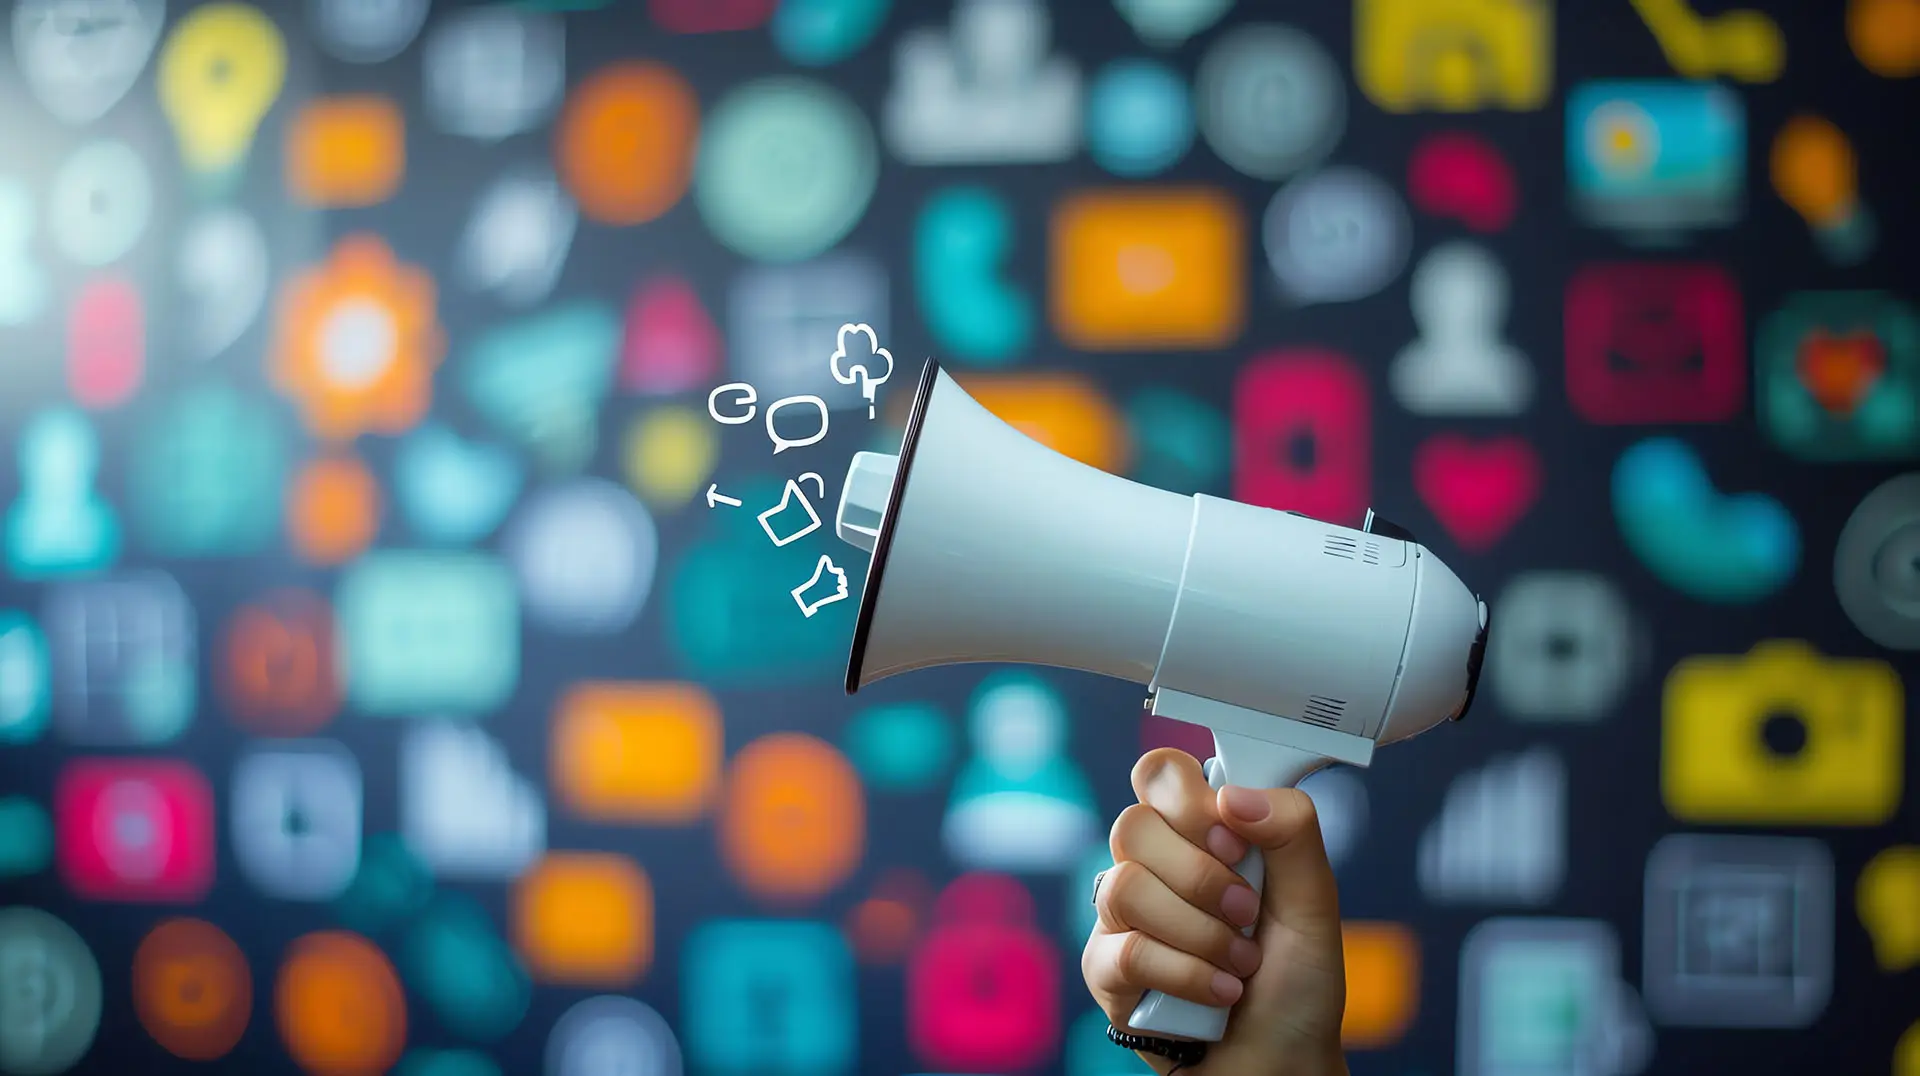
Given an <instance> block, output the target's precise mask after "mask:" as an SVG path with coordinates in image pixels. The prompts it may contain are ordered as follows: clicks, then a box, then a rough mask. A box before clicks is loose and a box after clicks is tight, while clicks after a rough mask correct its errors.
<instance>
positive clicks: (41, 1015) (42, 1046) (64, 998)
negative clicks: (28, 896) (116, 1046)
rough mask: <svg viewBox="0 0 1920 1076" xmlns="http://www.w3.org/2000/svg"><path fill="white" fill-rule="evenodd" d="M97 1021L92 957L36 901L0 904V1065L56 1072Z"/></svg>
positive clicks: (89, 1038) (39, 1075)
mask: <svg viewBox="0 0 1920 1076" xmlns="http://www.w3.org/2000/svg"><path fill="white" fill-rule="evenodd" d="M99 1028H100V965H99V963H98V962H96V961H95V960H94V958H93V951H92V950H90V949H88V948H87V943H86V942H84V941H82V940H81V938H80V935H78V934H76V933H74V930H73V928H72V927H70V926H68V925H67V924H65V923H63V922H61V921H60V920H58V919H56V918H54V917H53V916H51V915H48V914H47V913H46V912H43V911H41V910H40V909H38V908H7V909H5V910H4V911H0V1072H5V1073H8V1074H9V1076H57V1074H58V1073H63V1072H66V1071H67V1070H69V1069H71V1068H73V1066H74V1065H75V1064H77V1063H78V1062H79V1060H80V1059H81V1058H82V1057H85V1056H86V1054H87V1051H88V1050H89V1049H91V1048H92V1047H93V1036H94V1032H96V1031H98V1030H99Z"/></svg>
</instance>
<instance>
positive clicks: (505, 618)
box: [334, 550, 520, 717]
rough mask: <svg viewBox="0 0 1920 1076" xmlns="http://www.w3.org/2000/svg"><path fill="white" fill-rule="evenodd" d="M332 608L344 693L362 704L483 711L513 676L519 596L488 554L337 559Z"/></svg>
mask: <svg viewBox="0 0 1920 1076" xmlns="http://www.w3.org/2000/svg"><path fill="white" fill-rule="evenodd" d="M334 609H335V611H336V615H337V617H338V621H339V625H340V636H341V647H340V649H341V652H342V657H343V658H344V664H343V666H342V667H341V671H340V675H341V677H342V679H343V680H344V681H345V686H346V694H347V700H348V701H349V702H350V703H351V704H352V705H353V706H355V707H356V708H358V709H360V710H363V711H365V712H366V713H369V714H372V715H374V716H377V717H399V716H405V715H409V714H415V713H419V712H421V711H439V712H444V713H450V714H478V713H484V712H486V711H488V710H492V709H494V708H495V707H497V706H500V705H501V704H503V703H505V702H506V701H507V698H508V696H510V695H511V694H512V693H513V688H514V685H515V684H516V683H517V682H518V681H519V679H520V598H519V594H518V592H517V590H516V588H515V585H514V580H513V573H512V572H511V571H509V570H508V569H507V567H506V566H505V565H504V564H502V563H501V562H500V561H499V560H498V559H496V558H495V557H493V556H491V555H488V554H483V553H425V552H410V551H409V552H402V551H385V550H383V551H380V552H376V553H371V554H368V555H367V556H364V557H361V558H360V559H359V560H356V561H355V562H354V563H353V564H352V565H350V566H349V567H348V568H347V570H346V573H345V575H344V577H343V578H342V579H341V581H340V586H339V590H338V591H337V592H336V593H335V595H334Z"/></svg>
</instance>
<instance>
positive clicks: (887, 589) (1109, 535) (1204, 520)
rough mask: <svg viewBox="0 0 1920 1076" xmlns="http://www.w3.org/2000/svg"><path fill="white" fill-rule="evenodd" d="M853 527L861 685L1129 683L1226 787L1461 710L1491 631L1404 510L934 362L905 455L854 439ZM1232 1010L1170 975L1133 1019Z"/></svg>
mask: <svg viewBox="0 0 1920 1076" xmlns="http://www.w3.org/2000/svg"><path fill="white" fill-rule="evenodd" d="M836 529H837V532H838V533H839V535H840V537H841V538H842V539H844V540H846V541H847V542H849V543H851V544H853V545H855V546H858V547H860V548H862V549H866V550H868V551H869V552H870V553H871V554H872V558H871V563H870V565H869V567H868V571H867V578H866V584H865V588H864V591H863V593H862V595H861V602H860V611H859V617H858V620H857V622H856V626H855V629H854V636H853V647H852V652H851V654H850V656H849V658H848V662H847V679H846V686H847V691H848V693H849V694H851V693H853V692H855V691H858V690H859V689H860V688H861V687H864V686H866V685H867V684H870V683H872V682H874V681H875V680H879V679H882V678H884V677H888V676H894V675H897V674H899V673H904V672H908V671H911V670H914V669H922V668H928V667H931V666H937V665H948V664H957V663H964V662H1013V663H1022V664H1037V665H1047V666H1053V667H1056V668H1066V669H1079V670H1083V671H1086V672H1093V673H1100V674H1103V675H1106V676H1112V677H1117V678H1119V679H1123V680H1130V681H1133V682H1135V683H1138V684H1142V685H1145V687H1146V688H1147V692H1148V697H1147V700H1146V708H1147V709H1148V710H1150V711H1151V712H1152V713H1154V714H1156V715H1159V716H1161V717H1166V718H1171V719H1174V720H1178V721H1185V722H1190V723H1193V724H1197V725H1204V726H1206V727H1207V728H1209V729H1211V730H1212V732H1213V739H1214V757H1213V758H1212V759H1210V760H1208V762H1207V764H1206V772H1207V778H1208V780H1209V782H1210V783H1211V784H1212V785H1213V786H1214V787H1215V788H1219V787H1221V786H1223V785H1226V784H1236V785H1243V786H1247V787H1252V788H1289V787H1293V786H1295V785H1297V784H1299V782H1300V781H1301V780H1302V779H1304V778H1305V777H1306V776H1307V775H1309V774H1311V773H1312V772H1313V771H1315V770H1317V769H1319V768H1321V767H1323V766H1325V765H1327V764H1329V763H1333V762H1341V763H1346V764H1348V765H1353V766H1361V767H1364V766H1367V765H1369V764H1370V763H1371V761H1372V759H1373V750H1374V748H1375V747H1376V746H1377V745H1379V744H1386V743H1393V742H1395V741H1398V740H1403V739H1406V738H1408V737H1410V736H1413V735H1416V734H1418V733H1420V732H1424V731H1426V730H1427V729H1429V728H1432V727H1434V726H1436V725H1438V724H1440V723H1442V722H1444V721H1447V720H1448V719H1458V718H1460V717H1462V716H1464V715H1465V712H1466V710H1467V708H1468V706H1469V704H1470V703H1471V701H1472V697H1473V694H1474V690H1475V687H1476V683H1477V680H1478V678H1479V671H1480V663H1481V659H1482V657H1483V655H1484V653H1485V648H1486V635H1487V608H1486V604H1485V603H1484V602H1482V601H1481V600H1480V599H1479V598H1478V597H1477V596H1476V595H1475V594H1474V593H1473V592H1472V591H1470V590H1468V589H1467V587H1466V586H1465V585H1463V584H1462V583H1461V582H1460V580H1459V579H1458V578H1457V577H1456V576H1455V575H1454V573H1453V572H1452V571H1451V570H1450V569H1448V567H1447V566H1446V565H1445V564H1444V563H1442V562H1441V560H1440V559H1439V558H1438V557H1437V556H1435V555H1434V554H1433V553H1432V551H1430V550H1428V549H1426V548H1425V547H1424V546H1422V545H1420V544H1419V543H1418V542H1417V541H1415V540H1414V539H1413V536H1412V535H1411V534H1410V533H1408V532H1407V531H1405V530H1404V529H1403V528H1400V527H1397V526H1395V525H1393V524H1391V523H1388V522H1387V521H1386V520H1384V519H1382V518H1380V517H1378V516H1375V515H1374V514H1373V513H1371V512H1369V513H1368V518H1367V521H1366V523H1365V524H1364V525H1363V527H1362V528H1361V529H1358V530H1355V529H1352V528H1348V527H1341V526H1335V525H1333V524H1329V523H1326V522H1323V521H1320V520H1316V519H1312V518H1309V517H1307V516H1303V515H1300V514H1298V513H1293V512H1285V511H1277V510H1274V509H1269V508H1259V507H1254V506H1251V505H1246V504H1241V503H1239V502H1236V501H1231V500H1225V499H1221V498H1218V497H1210V496H1206V495H1204V494H1196V495H1194V496H1191V497H1188V496H1182V495H1179V494H1175V493H1170V492H1168V491H1166V490H1161V489H1156V488H1154V487H1151V486H1146V485H1142V484H1140V483H1137V482H1133V481H1129V480H1127V479H1124V478H1120V477H1118V476H1116V475H1112V474H1108V473H1107V472H1105V471H1101V470H1099V469H1097V468H1094V467H1089V466H1087V465H1085V464H1083V463H1080V462H1078V461H1076V460H1073V459H1070V458H1068V457H1066V456H1063V455H1060V454H1058V453H1056V452H1053V451H1051V450H1050V449H1048V448H1046V447H1045V446H1043V445H1040V444H1038V443H1037V442H1035V441H1033V440H1032V439H1030V438H1028V437H1027V436H1026V435H1024V434H1022V433H1021V432H1020V431H1018V430H1016V429H1014V428H1013V427H1012V426H1010V425H1008V424H1007V423H1005V422H1003V421H1001V420H1000V419H999V418H997V417H995V416H994V415H993V414H992V413H991V412H989V411H987V410H986V408H984V407H982V406H981V405H980V404H979V403H978V402H977V401H975V400H974V399H973V398H972V397H971V396H969V395H967V393H966V391H965V390H963V389H962V388H960V386H959V385H958V384H956V383H955V382H954V381H953V379H952V378H951V377H950V376H948V375H947V373H946V372H945V371H943V370H941V369H940V367H939V365H938V363H936V362H933V361H932V360H929V361H928V363H927V366H926V369H925V371H924V372H923V373H922V375H921V379H920V383H919V386H918V388H917V390H916V394H915V397H914V402H913V409H912V412H911V414H910V416H909V418H908V423H907V429H906V433H905V436H904V437H903V438H902V440H901V447H900V452H899V453H898V454H897V455H894V456H888V455H885V454H882V453H872V452H862V453H859V454H857V455H856V456H855V457H854V460H853V462H852V464H851V465H850V467H849V468H848V472H847V478H846V482H845V483H844V485H843V486H842V489H841V495H840V504H839V511H838V514H837V517H836ZM1263 866H1264V860H1263V859H1262V858H1261V855H1260V853H1259V851H1258V850H1257V849H1256V850H1254V851H1252V852H1250V853H1249V854H1248V855H1247V857H1246V859H1245V860H1243V861H1242V862H1241V863H1240V864H1239V865H1238V866H1237V867H1236V870H1237V871H1238V873H1239V874H1240V876H1241V877H1242V878H1244V879H1245V880H1246V882H1247V884H1248V885H1250V886H1252V887H1253V889H1254V890H1255V892H1259V891H1260V889H1261V884H1262V881H1263V877H1262V868H1263ZM1253 930H1254V928H1253V927H1249V928H1247V933H1248V934H1249V935H1251V934H1252V932H1253ZM1228 1013H1229V1010H1228V1009H1226V1008H1222V1007H1214V1006H1205V1005H1199V1004H1196V1003H1193V1002H1189V1001H1185V1000H1182V999H1179V998H1174V997H1170V996H1168V995H1165V994H1160V993H1158V992H1151V993H1149V994H1148V995H1147V996H1146V997H1145V998H1144V999H1142V1001H1141V1002H1140V1005H1139V1006H1138V1007H1137V1008H1136V1009H1135V1011H1134V1012H1133V1014H1132V1017H1131V1018H1130V1019H1129V1021H1128V1024H1129V1026H1130V1027H1131V1028H1132V1029H1133V1030H1135V1031H1138V1032H1144V1033H1148V1034H1155V1035H1164V1036H1168V1037H1174V1038H1184V1039H1194V1040H1199V1041H1206V1042H1215V1041H1218V1040H1219V1039H1220V1038H1221V1037H1222V1036H1223V1035H1224V1033H1225V1030H1226V1023H1227V1016H1228Z"/></svg>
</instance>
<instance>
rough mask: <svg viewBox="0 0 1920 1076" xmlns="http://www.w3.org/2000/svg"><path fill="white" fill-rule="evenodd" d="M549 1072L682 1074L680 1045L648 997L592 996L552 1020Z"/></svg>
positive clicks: (572, 1075)
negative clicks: (644, 999)
mask: <svg viewBox="0 0 1920 1076" xmlns="http://www.w3.org/2000/svg"><path fill="white" fill-rule="evenodd" d="M547 1076H680V1044H679V1043H678V1042H676V1041H675V1040H674V1037H673V1030H672V1029H671V1028H669V1027H668V1026H667V1022H666V1020H664V1019H662V1018H661V1016H660V1014H659V1013H657V1012H655V1011H653V1009H652V1008H651V1007H649V1006H648V1005H647V1004H646V1003H645V1002H641V1001H636V1000H634V999H633V998H623V997H615V996H613V995H610V994H609V995H606V996H603V997H597V998H588V999H587V1000H585V1001H582V1002H580V1003H579V1004H577V1005H575V1006H574V1007H573V1008H571V1009H568V1010H567V1011H566V1012H565V1013H563V1014H561V1017H560V1019H559V1021H558V1022H556V1023H555V1024H554V1025H553V1032H552V1033H551V1034H550V1035H549V1036H548V1038H547Z"/></svg>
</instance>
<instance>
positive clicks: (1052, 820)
mask: <svg viewBox="0 0 1920 1076" xmlns="http://www.w3.org/2000/svg"><path fill="white" fill-rule="evenodd" d="M967 726H968V736H969V739H970V740H971V741H972V747H973V754H972V757H970V758H968V759H967V760H966V761H965V762H964V763H962V765H961V767H960V772H959V774H958V776H957V777H956V778H955V780H954V787H953V793H952V795H951V797H950V798H949V799H948V801H947V816H946V819H945V820H944V821H943V822H942V823H941V829H940V836H941V839H942V841H943V843H944V844H945V845H946V848H947V853H948V854H949V855H950V856H952V857H953V858H954V860H955V861H956V862H958V863H959V864H960V865H961V866H962V867H965V868H967V869H969V870H998V871H1019V872H1033V873H1051V872H1054V871H1059V870H1063V869H1065V868H1067V867H1070V866H1071V865H1072V864H1073V861H1074V858H1075V857H1077V856H1078V855H1079V854H1080V851H1081V850H1082V849H1084V848H1086V847H1087V846H1088V845H1089V844H1093V843H1096V842H1097V841H1098V840H1099V836H1100V828H1101V821H1100V818H1099V816H1098V814H1097V811H1098V804H1097V803H1096V801H1095V800H1094V796H1093V787H1092V785H1091V784H1090V783H1089V782H1088V781H1087V777H1086V774H1085V773H1083V772H1082V771H1081V769H1080V766H1079V765H1078V764H1077V763H1076V762H1075V760H1074V758H1073V755H1072V751H1071V745H1070V742H1069V737H1070V736H1071V729H1072V724H1071V722H1070V721H1069V719H1068V716H1067V706H1066V700H1065V699H1064V698H1063V697H1062V696H1061V694H1060V692H1059V690H1058V689H1057V688H1055V687H1054V686H1053V685H1051V684H1049V683H1048V682H1047V681H1046V680H1044V679H1041V678H1040V677H1038V676H1033V675H1029V674H1026V673H1024V672H1009V673H1006V674H1003V675H999V676H993V677H989V678H988V679H987V680H986V681H985V682H983V683H982V684H981V685H980V687H979V688H978V689H977V690H976V691H975V693H974V696H973V701H972V705H971V706H970V708H969V713H968V715H967Z"/></svg>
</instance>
